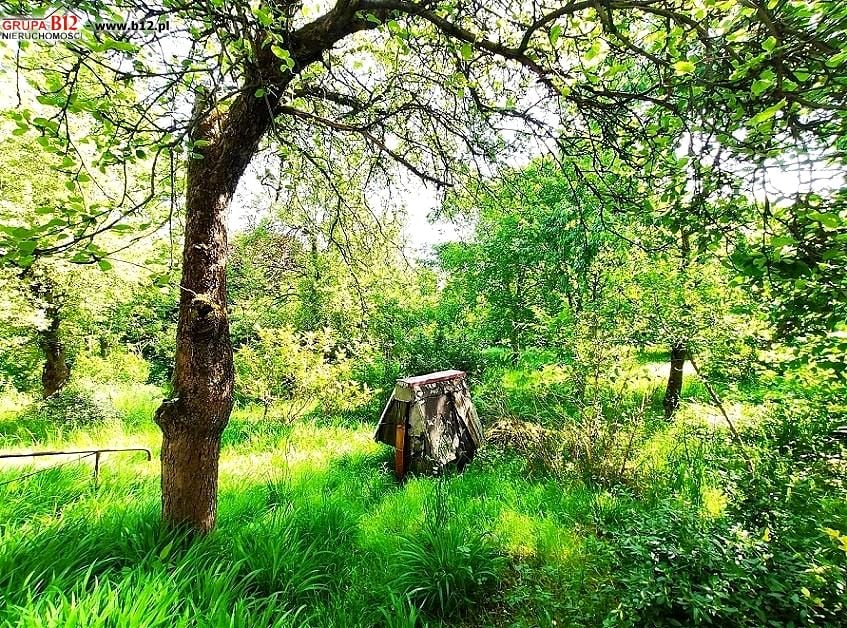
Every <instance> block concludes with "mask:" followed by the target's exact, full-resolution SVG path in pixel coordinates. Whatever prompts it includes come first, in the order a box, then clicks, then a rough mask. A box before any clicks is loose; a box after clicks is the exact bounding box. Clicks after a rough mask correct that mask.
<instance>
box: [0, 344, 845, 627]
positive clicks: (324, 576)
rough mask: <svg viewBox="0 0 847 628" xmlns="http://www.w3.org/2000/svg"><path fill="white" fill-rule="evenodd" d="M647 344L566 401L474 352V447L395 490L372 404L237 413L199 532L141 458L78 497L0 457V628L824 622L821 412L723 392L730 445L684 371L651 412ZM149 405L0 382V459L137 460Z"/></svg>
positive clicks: (828, 462)
mask: <svg viewBox="0 0 847 628" xmlns="http://www.w3.org/2000/svg"><path fill="white" fill-rule="evenodd" d="M659 355H661V354H660V353H658V352H654V353H644V354H641V355H638V356H635V359H632V360H631V361H630V362H629V363H628V369H629V371H628V372H626V373H623V374H622V375H621V376H626V377H631V379H632V382H633V384H632V386H630V387H629V389H628V392H627V394H626V395H625V396H623V397H622V396H621V395H620V394H617V393H616V392H615V391H614V386H613V385H612V383H611V382H610V381H609V380H608V379H607V378H603V379H602V380H601V381H597V382H592V383H589V384H588V385H587V388H588V390H587V391H586V392H585V393H584V394H585V395H586V396H587V398H590V403H587V404H586V403H585V402H583V405H582V406H580V405H579V404H577V403H575V399H576V396H575V395H576V391H574V389H573V388H574V387H573V384H572V382H573V379H574V377H573V365H568V364H565V363H561V362H556V361H554V360H553V359H552V357H553V356H551V355H550V354H549V352H548V353H545V352H539V351H529V352H527V353H525V354H524V355H523V356H522V357H521V359H520V360H519V361H518V362H517V364H513V363H512V362H511V359H510V357H509V354H508V352H505V351H500V352H497V351H493V352H492V351H489V352H488V353H487V354H486V355H485V357H484V360H485V361H486V362H487V365H486V367H485V368H484V369H483V370H482V371H481V372H480V375H478V376H477V377H475V378H474V379H473V380H472V385H473V388H472V392H473V394H474V397H475V401H476V403H477V406H478V408H479V410H480V414H481V416H482V417H483V421H484V423H485V425H486V427H487V428H488V440H489V442H488V443H487V445H486V447H485V448H484V449H483V450H482V451H481V452H480V453H479V455H478V457H477V458H476V459H475V460H474V461H473V463H472V464H471V465H469V467H468V468H467V469H466V471H465V472H464V473H462V474H456V473H451V472H447V473H445V474H444V475H443V476H442V477H438V478H433V477H413V478H410V479H409V480H408V481H406V482H405V483H404V484H402V485H398V483H397V482H396V480H395V479H394V477H393V473H392V466H391V465H392V451H391V450H390V448H388V447H385V446H383V445H381V444H377V443H375V442H373V441H372V430H373V426H374V424H375V419H376V417H377V416H378V411H379V406H380V404H381V403H382V401H383V399H384V397H385V394H378V393H377V392H376V391H374V392H373V394H372V395H371V397H370V398H368V399H366V400H365V401H366V403H365V405H364V406H363V407H361V408H358V409H357V411H356V412H351V413H348V414H344V413H341V414H336V415H328V414H325V413H323V412H322V411H321V409H319V408H314V409H312V410H310V411H308V412H307V413H305V414H304V415H303V416H299V417H298V418H297V419H296V420H289V419H287V418H286V417H287V416H288V415H287V414H286V412H285V408H282V409H280V411H279V413H277V412H275V411H274V410H271V412H270V413H267V414H266V413H265V411H264V408H263V407H262V406H261V405H255V404H242V405H241V406H240V407H238V408H237V409H236V411H235V412H234V415H233V417H232V420H231V422H230V424H229V426H228V427H227V429H226V431H225V433H224V444H223V451H222V463H221V478H220V482H221V493H220V506H219V524H218V526H217V529H216V530H215V531H214V532H213V533H212V534H210V535H209V536H207V537H205V538H201V539H192V538H190V537H188V536H186V535H184V534H180V533H179V532H174V531H172V530H167V529H163V528H162V527H161V525H160V522H159V512H158V509H159V492H158V465H157V461H156V460H155V456H154V461H153V462H152V463H148V462H146V460H144V456H143V455H140V454H109V455H107V456H106V457H104V462H103V465H102V469H101V476H100V481H99V486H94V483H93V479H92V468H91V463H90V461H89V462H75V461H73V460H66V459H61V461H62V462H63V464H62V466H58V467H56V468H49V469H47V468H46V467H45V466H42V463H41V462H39V466H38V467H32V466H29V465H24V466H18V465H11V464H3V467H2V473H0V482H2V483H3V484H2V485H0V536H1V537H2V540H1V541H0V590H2V592H3V596H2V606H0V621H1V622H2V623H3V624H4V625H10V626H145V627H148V626H158V625H161V626H174V625H178V626H224V625H229V626H248V625H249V626H257V625H262V626H264V625H268V626H376V625H382V626H422V625H434V626H437V625H461V626H482V625H497V626H499V625H515V626H552V625H558V626H563V625H572V626H599V625H610V626H618V625H624V626H625V625H638V626H643V625H748V626H762V625H792V624H793V625H830V626H836V625H841V624H842V622H843V618H844V613H845V612H847V609H845V584H847V535H845V534H844V531H845V530H847V502H845V499H844V484H843V479H844V461H843V459H842V458H839V457H838V456H839V452H840V453H842V454H843V449H839V446H838V444H837V442H835V441H833V440H832V439H830V438H829V431H830V430H831V428H832V425H833V421H834V420H835V419H836V418H837V416H838V415H837V412H841V411H842V410H841V407H840V406H838V405H837V404H838V403H840V401H839V400H838V399H837V398H832V397H827V395H826V394H825V393H824V392H823V391H815V390H805V392H806V393H808V395H807V396H806V397H804V396H803V395H798V394H797V393H798V391H797V390H794V389H790V387H789V386H788V384H786V383H784V382H780V381H777V382H773V383H771V384H770V385H769V386H768V387H767V388H763V387H756V386H749V387H747V388H746V389H745V390H744V393H743V395H741V394H738V395H737V396H734V397H732V396H727V398H726V400H725V401H724V404H725V405H726V407H728V408H730V410H729V411H730V412H732V416H733V418H734V419H735V422H736V423H737V427H738V429H739V431H740V434H741V437H742V440H743V448H742V444H741V443H738V442H735V441H734V440H733V439H732V437H731V435H730V433H729V431H728V430H727V429H726V426H725V425H723V424H722V421H723V419H722V417H720V413H719V412H718V411H717V409H716V408H715V407H714V406H713V405H710V402H709V399H708V396H707V395H706V394H705V391H704V389H703V386H702V383H701V382H700V381H699V380H698V379H697V378H696V376H692V377H690V378H689V380H688V384H687V385H686V387H685V389H684V392H683V404H682V407H681V409H680V411H679V413H678V416H677V417H676V418H675V420H674V421H673V422H667V421H666V420H665V419H664V417H663V415H662V412H661V395H660V393H661V386H662V384H663V378H662V377H661V376H657V374H656V373H657V372H658V371H660V367H661V366H663V363H660V362H656V361H654V360H655V358H657V357H659ZM663 370H664V369H661V371H662V372H663ZM123 375H125V376H129V375H128V374H127V373H124V374H123ZM383 392H384V391H383ZM800 392H804V391H800ZM160 396H161V391H160V390H159V389H158V388H157V387H155V386H151V385H143V384H140V383H134V384H131V383H123V384H112V385H108V386H106V385H103V384H102V383H97V382H95V381H92V380H90V379H89V380H87V381H84V382H81V383H79V384H77V385H75V386H73V387H71V388H70V389H66V390H65V391H63V392H60V393H57V394H56V395H55V396H53V397H51V398H50V399H48V400H47V401H32V400H31V399H29V398H25V397H22V396H20V395H19V396H17V397H13V396H11V395H9V394H7V395H6V397H5V398H4V402H5V405H4V409H3V415H2V420H1V421H0V433H2V440H0V446H2V449H3V450H4V451H6V450H29V449H33V450H38V449H52V448H60V447H61V448H69V449H70V448H86V447H89V446H95V445H97V446H145V447H150V448H151V449H153V451H154V454H156V453H157V448H158V445H159V440H160V435H159V433H158V431H157V429H156V427H155V425H153V423H152V421H151V415H152V413H153V411H154V409H155V407H156V406H157V404H158V400H159V398H160ZM781 397H789V398H791V403H790V404H789V403H786V402H785V400H784V399H783V398H781ZM21 408H24V410H23V411H21ZM822 409H823V410H822ZM830 412H831V413H832V414H830ZM595 413H596V414H595ZM748 462H751V463H752V464H753V465H754V468H755V472H754V473H753V474H751V473H750V471H749V469H748V467H747V465H748ZM44 464H45V465H46V464H48V463H47V462H45V463H44ZM49 464H56V461H55V460H51V461H50V462H49ZM36 469H44V470H43V471H41V472H39V473H37V474H36V475H33V476H32V477H29V478H26V479H22V480H16V479H15V478H16V477H17V476H19V475H22V474H23V473H26V472H31V471H33V470H36Z"/></svg>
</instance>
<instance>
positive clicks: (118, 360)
mask: <svg viewBox="0 0 847 628" xmlns="http://www.w3.org/2000/svg"><path fill="white" fill-rule="evenodd" d="M74 377H77V378H80V379H83V380H90V381H91V382H96V383H101V384H109V385H111V384H114V383H116V382H120V383H124V384H136V383H143V382H146V381H147V380H148V379H149V377H150V364H149V363H148V362H147V360H145V359H144V358H142V357H141V356H140V355H138V354H136V353H134V352H132V351H128V350H125V349H121V348H115V349H112V350H111V351H110V352H109V355H108V356H107V357H100V356H97V355H90V354H86V353H81V354H80V355H79V356H77V358H76V361H75V362H74Z"/></svg>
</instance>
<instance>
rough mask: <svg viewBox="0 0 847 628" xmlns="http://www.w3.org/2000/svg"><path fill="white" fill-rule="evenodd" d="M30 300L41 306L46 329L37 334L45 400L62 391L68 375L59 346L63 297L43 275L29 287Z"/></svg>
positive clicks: (50, 280)
mask: <svg viewBox="0 0 847 628" xmlns="http://www.w3.org/2000/svg"><path fill="white" fill-rule="evenodd" d="M30 291H31V292H32V294H33V296H34V297H35V298H36V299H38V300H40V301H42V302H43V304H44V316H45V318H46V319H47V328H46V329H42V330H39V331H38V346H39V347H40V348H41V351H42V352H43V353H44V367H43V368H42V370H41V388H42V390H41V394H42V396H43V397H44V398H45V399H47V397H49V396H51V395H53V394H54V393H56V392H58V391H59V390H61V389H62V388H63V387H64V385H65V384H66V383H67V382H68V378H69V377H70V375H71V369H70V366H68V360H67V356H66V355H65V345H64V344H63V343H62V335H61V326H62V296H61V295H60V294H57V291H56V286H55V284H54V283H53V280H52V279H51V278H50V275H49V274H48V273H46V272H44V271H42V273H41V274H40V275H39V276H38V277H37V278H35V279H33V280H32V282H31V283H30Z"/></svg>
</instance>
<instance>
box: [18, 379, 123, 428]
mask: <svg viewBox="0 0 847 628" xmlns="http://www.w3.org/2000/svg"><path fill="white" fill-rule="evenodd" d="M116 418H117V413H116V412H115V409H114V408H113V407H112V406H111V405H109V404H107V403H105V402H103V401H98V400H97V399H95V398H94V396H93V395H92V394H91V393H90V392H89V391H87V390H85V389H84V388H80V387H77V386H68V387H66V388H63V389H62V390H60V391H59V392H57V393H55V394H53V395H51V396H50V397H48V398H47V399H44V400H41V401H38V402H36V403H34V404H33V405H31V406H30V407H29V408H27V409H25V410H24V412H23V413H22V414H21V415H20V417H19V421H22V422H40V423H45V424H48V425H51V426H61V427H70V428H76V427H85V426H90V425H97V424H101V423H105V422H107V421H110V420H113V419H116Z"/></svg>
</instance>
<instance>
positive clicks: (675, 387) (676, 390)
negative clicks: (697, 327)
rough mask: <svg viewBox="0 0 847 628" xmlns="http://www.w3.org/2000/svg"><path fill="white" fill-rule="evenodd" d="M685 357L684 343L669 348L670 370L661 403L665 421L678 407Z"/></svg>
mask: <svg viewBox="0 0 847 628" xmlns="http://www.w3.org/2000/svg"><path fill="white" fill-rule="evenodd" d="M686 356H687V351H686V349H685V344H684V343H681V342H679V343H676V344H674V345H673V346H672V347H671V368H670V372H669V373H668V386H667V388H666V389H665V398H664V401H663V405H664V407H665V418H666V419H669V418H671V417H672V416H673V414H674V412H676V409H677V408H678V407H679V400H680V399H681V397H682V371H683V369H684V368H685V359H686Z"/></svg>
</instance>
